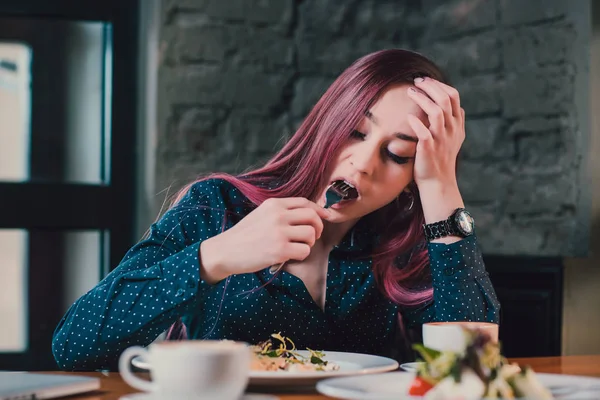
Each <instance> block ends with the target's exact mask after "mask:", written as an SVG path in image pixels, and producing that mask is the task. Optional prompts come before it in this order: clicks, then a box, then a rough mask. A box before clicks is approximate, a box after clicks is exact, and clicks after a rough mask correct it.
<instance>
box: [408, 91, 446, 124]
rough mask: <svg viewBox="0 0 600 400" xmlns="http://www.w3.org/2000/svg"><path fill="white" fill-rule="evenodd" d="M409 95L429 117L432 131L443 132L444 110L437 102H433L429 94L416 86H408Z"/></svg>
mask: <svg viewBox="0 0 600 400" xmlns="http://www.w3.org/2000/svg"><path fill="white" fill-rule="evenodd" d="M408 96H409V97H410V98H411V99H412V100H413V101H414V102H415V103H417V105H418V106H419V107H421V109H422V110H423V111H425V114H427V117H428V119H429V125H430V128H431V131H432V132H434V133H441V132H443V131H444V125H445V124H444V112H443V111H442V109H441V108H440V106H438V105H437V104H436V103H434V102H433V100H431V99H430V98H429V97H427V95H425V94H424V93H422V92H421V91H420V90H419V89H416V88H414V87H412V86H411V87H410V88H408Z"/></svg>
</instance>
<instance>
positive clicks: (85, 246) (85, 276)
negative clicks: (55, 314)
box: [62, 231, 104, 311]
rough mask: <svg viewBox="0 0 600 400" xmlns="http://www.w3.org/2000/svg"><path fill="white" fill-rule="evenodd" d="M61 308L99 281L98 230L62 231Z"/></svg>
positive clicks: (99, 243)
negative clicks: (62, 282)
mask: <svg viewBox="0 0 600 400" xmlns="http://www.w3.org/2000/svg"><path fill="white" fill-rule="evenodd" d="M64 246H65V252H64V272H63V275H64V285H65V286H64V291H63V295H62V299H63V309H64V311H67V309H68V308H69V307H70V306H71V304H73V302H75V300H77V299H78V298H79V297H81V295H83V294H85V293H86V292H87V291H88V290H90V289H91V288H93V287H94V285H96V284H97V283H98V282H99V281H100V274H101V271H102V270H103V268H102V263H103V260H104V258H103V250H102V247H103V241H102V237H101V233H99V232H93V231H92V232H89V231H88V232H86V231H82V232H66V233H64Z"/></svg>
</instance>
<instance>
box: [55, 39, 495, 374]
mask: <svg viewBox="0 0 600 400" xmlns="http://www.w3.org/2000/svg"><path fill="white" fill-rule="evenodd" d="M443 81H444V78H443V76H442V73H441V72H440V70H439V69H438V68H437V67H436V66H435V65H434V64H433V63H432V62H431V61H429V60H427V59H426V58H424V57H423V56H421V55H419V54H416V53H413V52H409V51H405V50H384V51H379V52H376V53H373V54H370V55H367V56H365V57H363V58H361V59H359V60H358V61H356V62H355V63H354V64H353V65H351V66H350V67H349V68H348V69H347V70H346V71H344V72H343V73H342V74H341V75H340V77H339V78H338V79H337V80H336V81H335V82H334V83H333V84H332V85H331V87H330V88H329V89H328V90H327V92H326V93H325V94H324V95H323V96H322V97H321V99H320V100H319V101H318V103H317V104H316V106H315V107H314V108H313V110H312V111H311V112H310V113H309V115H308V116H307V117H306V119H305V120H304V122H303V123H302V125H301V126H300V128H299V129H298V131H297V132H296V134H295V135H294V136H293V137H292V138H291V140H290V141H289V142H288V143H287V144H286V145H285V147H284V148H283V149H282V150H281V151H280V152H278V153H277V154H276V155H275V156H274V157H273V158H272V159H271V160H270V161H269V162H268V163H267V164H266V165H265V166H264V167H262V168H260V169H257V170H254V171H252V172H249V173H247V174H244V175H240V176H237V177H233V176H229V175H224V174H218V175H212V176H211V177H209V178H206V179H201V180H199V181H197V182H194V183H192V184H190V185H189V186H188V187H186V188H185V189H184V190H182V192H181V194H180V195H179V196H178V198H176V199H175V201H174V204H173V205H172V207H171V208H170V209H169V210H168V211H167V212H166V213H165V214H164V215H163V216H162V217H161V218H160V219H159V220H158V221H157V222H156V223H155V224H153V225H152V227H151V229H150V232H149V234H148V236H147V237H146V238H145V239H144V240H142V241H141V242H140V243H138V244H137V245H135V246H134V247H133V248H132V249H131V250H130V251H129V252H128V253H127V255H126V256H125V258H124V259H123V260H122V262H121V263H120V265H119V266H118V267H117V268H116V269H115V270H114V271H112V272H111V273H110V274H109V275H108V276H107V277H106V278H105V279H104V280H102V281H101V282H100V283H99V284H98V285H97V286H96V287H95V288H93V289H92V290H91V291H90V292H88V293H87V294H85V295H84V296H82V297H81V298H80V299H79V300H78V301H77V302H76V303H75V304H74V305H73V306H72V307H71V308H70V310H69V311H68V312H67V314H66V315H65V317H64V318H63V319H62V320H61V322H60V324H59V326H58V327H57V329H56V332H55V334H54V340H53V352H54V356H55V358H56V360H57V362H58V364H59V366H60V367H61V368H63V369H69V370H73V369H81V370H89V369H97V368H114V366H115V365H116V361H117V359H118V357H119V354H120V353H121V352H122V351H123V349H125V348H126V347H128V346H131V345H140V344H141V345H147V344H149V343H150V342H152V341H153V340H155V339H156V338H157V336H158V335H159V334H161V333H162V332H164V331H165V330H167V329H168V328H169V327H172V328H171V330H170V336H174V335H175V334H176V333H177V332H176V331H178V332H179V333H181V334H183V335H184V336H187V337H189V338H196V339H200V338H211V339H233V340H242V341H246V342H249V343H257V342H260V341H263V340H265V339H267V338H269V336H270V334H272V333H275V332H281V334H282V335H284V336H288V337H290V338H292V339H293V340H294V341H295V343H296V344H297V346H298V347H299V348H305V347H309V348H312V349H324V350H339V351H351V352H362V353H371V354H380V355H385V356H394V357H399V355H398V354H399V349H402V348H404V347H405V345H406V342H407V335H406V334H405V333H406V332H405V329H404V328H409V329H412V328H415V329H416V330H418V329H419V328H420V325H421V324H422V323H423V322H427V321H434V320H435V321H444V320H478V321H491V322H497V321H498V312H499V304H498V301H497V299H496V296H495V293H494V290H493V288H492V285H491V283H490V281H489V278H488V275H487V273H486V271H485V267H484V265H483V262H482V257H481V254H480V251H479V250H478V247H477V242H476V238H475V236H474V234H473V224H472V219H470V216H469V214H468V213H467V212H466V211H465V210H464V204H463V200H462V198H461V195H460V192H459V189H458V185H457V180H456V174H455V171H456V159H457V155H458V152H459V149H460V146H461V144H462V142H463V140H464V137H465V130H464V110H463V109H462V108H461V106H460V99H459V95H458V92H457V91H456V90H455V89H454V88H452V87H450V86H448V85H446V84H444V83H443ZM335 181H342V182H345V183H346V184H347V185H350V186H352V187H354V189H352V190H351V191H352V192H353V193H354V197H355V198H351V199H349V200H345V201H342V202H339V203H337V204H335V205H333V206H331V207H330V208H325V207H324V205H325V201H326V189H327V188H328V187H329V185H330V184H331V183H332V182H335Z"/></svg>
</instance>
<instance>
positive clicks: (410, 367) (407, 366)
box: [400, 361, 423, 372]
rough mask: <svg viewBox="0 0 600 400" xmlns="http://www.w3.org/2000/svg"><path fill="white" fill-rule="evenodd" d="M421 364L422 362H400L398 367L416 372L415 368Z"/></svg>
mask: <svg viewBox="0 0 600 400" xmlns="http://www.w3.org/2000/svg"><path fill="white" fill-rule="evenodd" d="M421 364H423V363H422V362H418V361H417V362H409V363H404V364H400V368H402V369H403V370H405V371H408V372H417V368H418V367H419V365H421Z"/></svg>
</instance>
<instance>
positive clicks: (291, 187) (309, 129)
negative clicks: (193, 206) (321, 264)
mask: <svg viewBox="0 0 600 400" xmlns="http://www.w3.org/2000/svg"><path fill="white" fill-rule="evenodd" d="M419 76H428V77H432V78H434V79H436V80H439V81H442V82H445V81H446V78H445V76H444V74H443V73H442V71H441V70H440V69H439V68H438V67H437V66H436V65H435V64H434V63H433V62H432V61H430V60H429V59H427V58H426V57H424V56H422V55H420V54H418V53H415V52H412V51H408V50H402V49H388V50H381V51H377V52H374V53H371V54H368V55H366V56H364V57H362V58H360V59H358V60H357V61H355V62H354V63H353V64H352V65H350V67H348V68H347V69H346V70H345V71H344V72H342V74H341V75H340V76H339V77H338V78H337V79H336V80H335V81H334V82H333V83H332V84H331V86H330V87H329V88H328V89H327V91H326V92H325V93H324V94H323V96H322V97H321V98H320V99H319V101H318V102H317V103H316V105H315V106H314V107H313V108H312V110H311V111H310V113H309V114H308V115H307V116H306V118H305V119H304V121H303V122H302V124H301V125H300V127H299V128H298V130H297V131H296V132H295V134H294V135H293V136H292V137H291V139H290V140H289V141H288V142H287V143H286V144H285V145H284V146H283V148H282V149H281V150H280V151H279V152H277V153H276V154H275V155H274V156H273V157H272V158H271V159H270V160H269V161H268V162H267V163H266V164H265V165H264V166H263V167H261V168H258V169H255V170H252V171H250V172H246V173H244V174H242V175H237V176H232V175H228V174H211V175H209V176H207V177H204V178H202V179H198V180H197V181H194V182H191V183H190V184H188V185H186V186H185V187H184V188H182V189H181V190H180V191H179V192H178V195H176V196H175V198H174V200H173V202H172V205H175V204H177V203H178V202H179V201H180V200H181V198H182V197H183V196H184V195H185V193H186V192H187V191H188V190H189V188H190V187H191V186H192V185H193V184H195V183H197V182H199V181H201V180H205V179H210V178H221V179H225V180H227V181H228V182H230V183H231V184H232V185H234V186H235V187H237V188H238V189H239V190H240V191H241V192H242V193H243V194H244V195H245V196H246V197H247V198H248V199H249V201H250V202H252V203H253V204H254V205H256V206H258V205H260V204H261V203H262V202H263V201H265V200H266V199H269V198H272V197H275V198H283V197H305V198H308V199H315V198H316V197H317V196H318V194H319V191H320V190H322V188H323V187H325V186H326V185H327V184H328V183H329V182H326V180H327V179H328V175H327V170H328V168H329V167H330V164H331V163H332V161H333V160H334V157H335V155H336V154H337V153H338V151H339V150H340V149H341V148H342V147H343V146H344V145H345V144H347V142H348V139H349V137H350V135H351V132H352V131H353V130H354V129H356V127H357V126H358V125H359V123H360V122H361V120H362V119H363V118H364V117H365V112H366V111H367V110H368V109H369V108H370V107H371V106H372V105H373V104H374V103H375V102H376V101H377V100H378V99H379V98H380V96H381V95H382V94H383V93H384V92H385V91H386V90H387V89H388V88H390V87H392V86H396V85H402V84H413V81H414V78H416V77H419ZM409 189H410V191H411V194H412V197H413V199H409V197H408V196H403V195H400V196H399V197H398V198H397V200H395V201H392V202H391V203H390V204H388V205H386V206H384V207H382V208H381V209H379V210H376V211H374V212H373V213H371V214H369V216H368V218H370V219H372V221H373V223H375V224H377V232H378V234H379V240H378V244H377V246H376V247H375V248H374V252H373V254H372V259H373V264H372V265H373V267H372V268H373V272H374V275H375V277H376V280H377V283H378V285H379V286H380V288H381V290H382V291H383V293H384V294H385V295H386V296H387V297H388V298H389V299H390V300H392V301H393V302H395V303H397V304H399V305H401V306H414V305H418V304H422V303H424V302H427V301H428V300H430V299H431V298H432V295H433V289H432V288H431V285H430V284H428V283H427V281H428V277H429V268H428V261H429V260H428V257H427V250H426V247H425V246H422V244H423V243H424V236H423V232H422V224H423V222H424V217H423V211H422V208H421V203H420V201H419V193H418V189H417V187H416V185H414V183H413V184H411V185H409ZM412 201H414V206H413V207H412V210H411V212H410V213H408V215H407V213H406V209H407V208H408V204H407V203H408V202H412ZM400 257H402V258H403V260H404V262H403V265H401V266H400V267H399V266H398V263H397V262H396V261H397V260H398V259H399V258H400Z"/></svg>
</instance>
